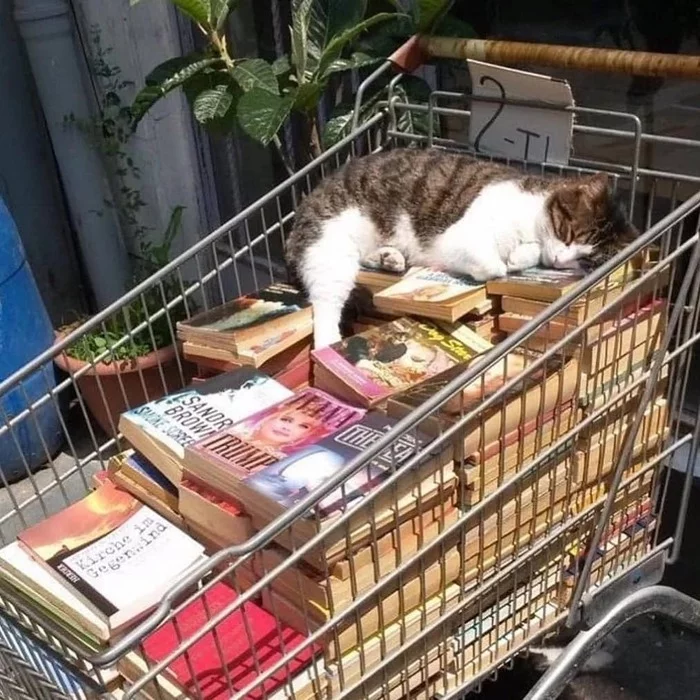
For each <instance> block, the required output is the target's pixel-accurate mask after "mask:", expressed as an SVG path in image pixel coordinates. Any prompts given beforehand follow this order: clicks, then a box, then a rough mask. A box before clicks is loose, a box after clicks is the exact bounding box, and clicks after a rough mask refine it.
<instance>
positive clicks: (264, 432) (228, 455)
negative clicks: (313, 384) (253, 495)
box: [191, 388, 365, 478]
mask: <svg viewBox="0 0 700 700" xmlns="http://www.w3.org/2000/svg"><path fill="white" fill-rule="evenodd" d="M364 415H365V411H364V410H363V409H360V408H355V407H354V406H350V405H348V404H346V403H344V402H342V401H340V400H339V399H336V398H334V397H332V396H330V395H329V394H326V393H325V392H323V391H321V390H319V389H313V388H309V389H304V390H303V391H301V392H299V393H298V394H295V395H294V396H291V397H290V398H288V399H286V400H285V401H282V402H280V403H278V404H276V405H274V406H271V407H269V408H266V409H265V410H263V411H260V412H258V413H256V414H254V415H253V416H250V417H249V418H247V419H245V420H243V421H241V422H240V423H237V424H236V425H234V426H232V427H230V428H228V429H226V430H224V431H222V432H220V433H217V434H215V435H213V436H211V437H209V438H207V439H205V440H202V441H200V442H198V443H197V444H195V445H193V446H192V448H191V449H192V450H193V451H194V452H196V453H198V454H199V455H200V456H203V457H205V458H206V459H213V460H215V461H216V462H217V463H218V464H219V465H222V466H224V467H226V468H227V469H229V470H233V471H234V472H236V473H238V475H239V476H240V477H241V478H243V477H246V476H248V474H249V473H251V472H254V471H256V470H258V469H261V468H263V467H264V466H265V465H266V464H270V463H273V462H276V461H277V460H279V459H282V458H284V457H286V456H288V455H291V454H293V453H295V452H298V451H299V450H301V449H303V448H305V447H308V446H309V445H313V444H315V443H317V442H319V441H320V440H322V439H323V438H325V437H326V436H328V435H330V434H332V433H335V432H336V431H338V430H340V429H342V428H344V427H346V426H348V425H351V424H353V423H355V422H357V421H358V420H360V419H361V418H362V417H363V416H364Z"/></svg>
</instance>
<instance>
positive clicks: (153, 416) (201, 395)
mask: <svg viewBox="0 0 700 700" xmlns="http://www.w3.org/2000/svg"><path fill="white" fill-rule="evenodd" d="M291 395H292V392H291V391H290V390H289V389H287V388H286V387H283V386H282V385H281V384H279V383H278V382H276V381H275V380H274V379H271V378H270V377H268V376H267V375H266V374H264V373H262V372H260V371H258V370H255V369H252V368H247V367H246V368H241V369H237V370H234V371H232V372H227V373H226V374H222V375H220V376H217V377H213V378H212V379H209V380H207V381H206V382H203V383H201V384H197V385H196V386H192V387H190V388H188V389H185V390H183V391H181V392H178V393H176V394H171V395H169V396H165V397H164V398H162V399H157V400H155V401H151V402H150V403H147V404H145V405H143V406H140V407H139V408H135V409H132V410H130V411H127V412H126V413H124V414H122V416H121V418H120V420H119V430H120V432H121V433H122V434H123V435H124V437H125V438H126V439H127V440H128V441H129V443H130V444H131V445H132V446H133V447H134V448H136V450H137V451H138V452H139V453H141V454H142V455H143V456H144V457H146V458H147V459H148V460H150V461H151V462H152V463H153V464H154V465H155V466H156V467H157V468H158V469H159V470H160V471H161V472H162V473H163V474H164V475H165V477H166V478H167V479H168V480H169V481H170V482H171V483H173V484H174V485H177V484H178V482H179V481H180V477H181V474H182V460H183V459H184V457H185V446H187V445H190V444H192V443H193V442H196V441H197V440H200V439H202V438H204V437H206V436H208V435H212V434H213V433H215V432H217V431H220V430H223V429H224V428H226V427H228V426H230V425H233V424H234V423H237V422H239V421H241V420H243V419H244V418H246V417H247V416H249V415H251V414H253V413H255V412H257V411H260V410H262V409H263V408H266V407H268V406H272V405H273V404H275V403H277V402H278V401H282V400H283V399H286V398H287V397H289V396H291Z"/></svg>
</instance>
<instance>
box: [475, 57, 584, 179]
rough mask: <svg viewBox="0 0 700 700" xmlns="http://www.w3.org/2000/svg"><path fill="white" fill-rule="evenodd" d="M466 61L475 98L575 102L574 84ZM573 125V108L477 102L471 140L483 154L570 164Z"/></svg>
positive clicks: (567, 104) (558, 104) (566, 104)
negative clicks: (568, 109)
mask: <svg viewBox="0 0 700 700" xmlns="http://www.w3.org/2000/svg"><path fill="white" fill-rule="evenodd" d="M467 63H468V65H469V73H470V75H471V80H472V92H473V94H474V96H476V97H488V98H496V99H499V100H509V99H511V100H529V101H534V102H543V103H546V104H548V105H553V106H556V107H562V108H564V107H572V106H573V104H574V99H573V96H572V94H571V87H570V86H569V83H567V82H566V81H565V80H559V79H557V78H552V77H550V76H547V75H538V74H537V73H528V72H526V71H519V70H515V69H512V68H504V67H502V66H494V65H491V64H489V63H482V62H481V61H473V60H468V61H467ZM573 124H574V115H573V112H571V111H565V110H564V109H545V108H542V107H526V106H522V105H512V104H502V103H501V104H499V103H496V102H481V101H479V100H474V101H473V102H472V114H471V119H470V120H469V142H470V143H471V144H472V145H473V146H474V148H475V149H476V150H477V151H478V152H480V153H494V154H498V155H503V156H507V157H510V158H518V159H522V160H527V161H529V162H531V163H556V164H559V165H566V164H567V163H568V162H569V154H570V153H571V136H572V131H573Z"/></svg>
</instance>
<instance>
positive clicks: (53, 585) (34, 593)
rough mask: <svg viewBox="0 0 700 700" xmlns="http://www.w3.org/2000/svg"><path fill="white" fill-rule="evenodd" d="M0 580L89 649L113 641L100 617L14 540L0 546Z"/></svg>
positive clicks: (107, 627) (97, 647) (109, 631)
mask: <svg viewBox="0 0 700 700" xmlns="http://www.w3.org/2000/svg"><path fill="white" fill-rule="evenodd" d="M0 579H2V580H3V582H4V583H5V584H9V585H10V586H11V587H12V588H13V589H15V590H17V591H18V592H19V593H20V594H22V595H23V596H24V597H25V598H27V599H28V600H29V601H30V603H31V605H32V607H33V608H37V607H38V608H41V609H42V610H44V611H46V612H47V614H48V615H49V617H51V619H54V620H60V621H61V624H62V626H64V627H67V628H68V629H69V630H70V632H71V633H72V636H74V637H77V638H78V639H79V640H80V642H81V643H82V644H84V645H86V646H88V647H89V648H92V649H99V648H103V647H104V646H105V645H106V644H107V643H108V642H109V641H113V640H114V638H115V636H114V635H113V633H112V631H111V630H110V629H109V626H108V625H107V623H106V622H105V621H104V620H103V619H102V617H100V616H99V615H97V614H96V613H95V612H94V611H93V610H92V608H91V607H90V606H88V605H86V604H85V603H84V602H83V601H82V600H81V598H80V597H79V596H77V595H76V594H75V593H74V592H73V590H72V589H71V588H70V587H68V586H65V585H63V583H62V582H61V581H59V580H58V579H56V578H55V577H54V576H52V575H51V574H50V573H49V572H48V571H47V570H46V569H45V568H44V567H43V566H42V565H41V564H40V563H39V562H37V561H35V560H34V559H33V558H32V556H31V555H30V554H29V553H28V552H26V551H25V550H24V549H23V548H22V547H21V546H20V544H19V542H17V541H15V542H11V543H10V544H7V545H5V546H4V547H3V548H2V549H0Z"/></svg>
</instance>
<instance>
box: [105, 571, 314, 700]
mask: <svg viewBox="0 0 700 700" xmlns="http://www.w3.org/2000/svg"><path fill="white" fill-rule="evenodd" d="M236 597H237V594H236V592H235V591H234V590H233V589H232V588H231V587H230V586H228V585H226V584H225V583H222V582H220V583H217V584H215V585H214V586H213V587H212V588H210V589H209V590H208V591H207V592H206V593H205V594H204V596H203V597H200V598H198V599H197V600H195V601H193V602H192V603H190V604H189V605H187V606H186V607H185V608H183V609H182V610H181V611H180V612H179V613H178V614H177V615H176V616H175V619H174V620H170V621H169V622H167V623H166V624H165V625H163V626H162V627H160V628H158V629H157V630H156V631H155V632H153V633H151V634H150V635H149V636H148V637H146V639H145V640H144V642H143V645H142V646H140V647H138V648H137V651H136V652H132V653H130V654H127V656H126V657H125V658H124V659H122V661H121V662H120V668H119V670H120V671H121V673H122V674H123V675H124V676H125V677H126V678H127V679H128V680H130V681H132V682H134V681H137V680H138V679H139V678H141V677H142V676H143V674H144V673H145V672H146V670H147V668H150V667H152V666H153V665H154V664H156V663H158V662H159V661H161V660H163V659H164V658H166V657H167V656H168V655H169V654H171V653H172V652H173V651H175V650H176V649H177V648H178V647H179V645H180V643H181V642H182V641H183V640H185V641H186V640H188V639H189V638H190V637H191V636H192V635H193V634H194V633H195V632H197V631H198V630H200V629H201V628H202V627H203V626H204V625H205V624H206V623H207V621H208V620H210V619H211V618H212V617H213V616H214V615H216V614H217V613H218V612H220V611H221V610H223V609H224V608H225V607H226V606H228V605H230V604H231V603H233V601H234V600H235V599H236ZM244 615H245V621H244ZM304 639H305V637H304V636H303V635H302V634H300V633H299V632H297V631H295V630H293V629H292V628H290V627H288V626H286V625H284V624H281V623H280V624H279V625H278V623H277V621H276V620H275V618H274V617H273V616H272V615H271V614H270V613H269V612H267V611H266V610H263V609H262V608H261V607H260V606H258V605H256V604H255V603H253V602H248V603H245V604H244V605H243V606H242V607H241V608H238V609H236V610H235V611H234V612H233V613H231V614H229V615H227V616H226V617H225V618H224V619H223V620H222V621H221V622H220V623H219V624H218V625H216V626H215V627H214V629H213V630H211V631H209V632H207V634H205V635H204V636H203V637H202V638H201V639H199V640H198V641H197V642H195V643H194V644H193V645H192V646H191V647H190V648H189V649H188V651H187V652H182V653H181V654H180V655H179V656H178V657H177V658H176V659H175V660H174V661H173V662H172V663H171V664H170V665H169V666H168V667H167V668H166V669H165V670H164V671H163V672H162V673H161V674H160V675H159V676H158V686H159V688H158V689H156V688H155V687H154V686H153V684H151V686H150V687H149V686H147V687H146V689H145V692H144V693H143V696H144V697H154V698H157V697H159V695H158V693H159V692H160V693H161V696H162V697H164V698H183V699H184V698H188V697H200V696H201V697H202V698H204V700H220V699H221V700H223V699H224V698H230V697H231V695H232V694H234V693H237V692H239V691H241V690H242V689H243V688H245V687H246V686H247V685H248V684H249V683H250V682H251V681H253V680H254V679H255V678H257V677H258V676H260V675H261V674H262V673H263V672H264V671H266V670H267V669H269V668H270V667H271V666H273V665H274V664H275V663H276V662H277V661H279V660H280V659H281V658H282V657H283V656H284V655H285V654H286V653H288V652H290V651H292V650H294V649H295V648H296V647H298V646H299V645H300V644H301V643H302V642H303V641H304ZM312 647H313V645H309V646H307V647H305V648H304V649H301V650H299V652H298V653H297V654H296V655H295V656H294V658H293V659H292V660H291V661H290V662H289V663H288V664H287V666H283V667H282V668H280V669H279V670H278V671H276V672H275V673H273V674H272V675H271V676H270V677H269V678H268V679H267V680H266V681H265V683H264V684H262V685H259V686H257V687H256V688H254V689H253V690H252V691H251V692H250V693H249V694H248V695H247V697H249V698H254V699H256V700H257V699H260V700H262V698H263V697H265V696H267V697H268V698H272V697H277V698H285V697H292V693H291V690H290V683H293V686H294V692H295V696H296V697H300V696H304V695H307V696H309V695H310V696H311V697H313V695H314V691H313V689H312V686H313V685H314V684H313V683H312V678H313V679H315V678H316V675H317V674H316V673H315V672H313V673H312V671H313V668H312V669H308V671H305V669H307V667H308V666H309V665H310V663H311V659H312V656H313V649H312ZM322 665H323V664H322V663H321V662H319V663H318V664H317V665H315V666H317V667H318V675H319V676H321V678H323V671H322ZM227 674H228V678H229V680H230V683H231V685H230V686H229V683H228V681H227ZM263 687H264V692H263ZM309 691H311V692H310V694H309ZM139 697H141V695H140V696H139Z"/></svg>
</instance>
